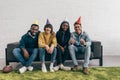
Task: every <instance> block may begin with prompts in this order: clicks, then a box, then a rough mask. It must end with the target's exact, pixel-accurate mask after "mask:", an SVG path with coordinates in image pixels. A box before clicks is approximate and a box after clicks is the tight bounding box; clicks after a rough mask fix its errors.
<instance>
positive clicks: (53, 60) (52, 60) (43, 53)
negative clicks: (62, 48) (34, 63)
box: [39, 48, 57, 63]
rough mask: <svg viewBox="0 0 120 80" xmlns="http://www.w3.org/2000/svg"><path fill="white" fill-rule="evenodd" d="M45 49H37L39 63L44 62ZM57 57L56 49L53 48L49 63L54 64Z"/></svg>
mask: <svg viewBox="0 0 120 80" xmlns="http://www.w3.org/2000/svg"><path fill="white" fill-rule="evenodd" d="M46 53H47V52H46V50H45V48H39V57H40V61H41V62H45V54H46ZM56 55H57V49H56V48H54V50H53V53H52V54H51V62H53V63H54V62H55V60H56Z"/></svg>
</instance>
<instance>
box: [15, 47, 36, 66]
mask: <svg viewBox="0 0 120 80" xmlns="http://www.w3.org/2000/svg"><path fill="white" fill-rule="evenodd" d="M27 51H28V53H29V55H30V57H29V59H28V60H26V59H25V58H24V56H23V51H22V50H21V49H20V48H15V49H14V50H13V55H14V56H15V57H16V59H17V60H18V61H20V62H21V63H22V65H23V66H26V67H28V66H30V65H31V64H32V62H33V61H34V60H35V58H36V57H37V54H38V49H37V48H28V49H27Z"/></svg>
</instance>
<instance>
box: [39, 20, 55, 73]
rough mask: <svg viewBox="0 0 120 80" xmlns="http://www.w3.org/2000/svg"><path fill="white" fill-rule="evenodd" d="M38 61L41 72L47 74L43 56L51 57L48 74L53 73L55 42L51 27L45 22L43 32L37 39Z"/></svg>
mask: <svg viewBox="0 0 120 80" xmlns="http://www.w3.org/2000/svg"><path fill="white" fill-rule="evenodd" d="M38 46H39V54H40V60H41V62H42V72H47V69H46V66H45V54H46V53H47V54H49V55H51V63H50V67H49V68H50V72H54V69H53V65H54V62H55V59H56V55H57V49H56V46H57V40H56V37H55V35H54V34H53V27H52V25H51V24H50V23H49V20H47V23H46V25H45V26H44V32H41V33H40V35H39V38H38Z"/></svg>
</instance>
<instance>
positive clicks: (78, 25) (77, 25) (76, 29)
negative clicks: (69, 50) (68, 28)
mask: <svg viewBox="0 0 120 80" xmlns="http://www.w3.org/2000/svg"><path fill="white" fill-rule="evenodd" d="M74 30H75V32H76V33H78V34H81V33H82V26H81V25H80V24H75V25H74Z"/></svg>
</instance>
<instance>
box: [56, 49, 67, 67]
mask: <svg viewBox="0 0 120 80" xmlns="http://www.w3.org/2000/svg"><path fill="white" fill-rule="evenodd" d="M64 50H65V51H64V52H62V50H61V48H59V47H57V57H56V60H57V65H59V64H64V62H65V60H66V59H67V57H68V55H69V50H68V48H65V49H64Z"/></svg>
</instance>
